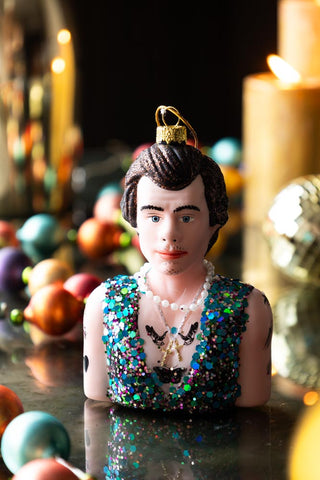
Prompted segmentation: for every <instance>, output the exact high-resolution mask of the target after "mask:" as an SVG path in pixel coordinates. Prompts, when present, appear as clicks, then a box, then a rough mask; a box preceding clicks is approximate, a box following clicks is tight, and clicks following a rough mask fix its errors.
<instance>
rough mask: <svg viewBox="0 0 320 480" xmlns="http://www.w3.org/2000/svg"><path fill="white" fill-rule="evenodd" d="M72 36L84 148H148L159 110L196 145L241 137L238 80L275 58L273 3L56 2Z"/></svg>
mask: <svg viewBox="0 0 320 480" xmlns="http://www.w3.org/2000/svg"><path fill="white" fill-rule="evenodd" d="M63 6H64V8H65V9H66V15H67V18H68V21H69V22H70V27H71V29H72V30H73V32H74V45H75V51H76V65H77V86H78V94H77V111H76V116H77V119H78V120H79V122H80V124H81V126H82V130H83V136H84V146H85V148H87V149H95V148H103V147H104V145H105V144H106V143H107V142H108V141H110V140H112V139H118V140H121V141H123V142H125V143H127V144H128V145H130V146H132V147H134V146H137V145H139V144H141V143H144V142H148V141H153V140H154V138H155V137H154V135H155V123H154V112H155V109H156V107H157V106H158V105H160V104H165V105H174V106H175V107H177V108H178V109H179V110H180V111H181V113H182V114H183V115H184V116H185V117H186V118H187V119H188V120H189V121H190V123H191V124H192V126H193V127H194V128H195V130H196V131H197V133H198V136H199V140H200V141H201V142H203V143H205V144H208V145H212V144H213V143H214V142H215V141H217V140H218V139H220V138H222V137H225V136H234V137H237V138H240V137H241V127H242V126H241V110H242V105H241V96H242V80H243V78H244V77H245V76H246V75H248V74H251V73H256V72H259V71H266V70H267V65H266V56H267V55H268V54H269V53H275V52H276V50H277V25H276V21H277V11H276V10H277V1H276V0H260V1H259V2H257V1H253V0H242V1H237V0H224V1H222V2H210V1H209V2H208V1H206V2H204V1H202V0H199V1H194V2H181V1H180V2H174V1H172V0H171V1H169V0H163V1H162V2H157V1H150V0H140V1H136V2H129V1H121V0H120V1H107V0H106V1H104V2H95V1H92V2H84V1H81V2H79V1H77V0H66V1H64V2H63Z"/></svg>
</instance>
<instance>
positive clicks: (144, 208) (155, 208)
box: [140, 205, 164, 212]
mask: <svg viewBox="0 0 320 480" xmlns="http://www.w3.org/2000/svg"><path fill="white" fill-rule="evenodd" d="M142 210H157V211H158V212H163V211H164V210H163V208H162V207H157V206H155V205H142V207H141V208H140V211H142Z"/></svg>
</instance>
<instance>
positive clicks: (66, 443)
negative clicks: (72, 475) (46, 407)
mask: <svg viewBox="0 0 320 480" xmlns="http://www.w3.org/2000/svg"><path fill="white" fill-rule="evenodd" d="M1 454H2V459H3V461H4V463H5V464H6V466H7V468H8V469H9V470H10V471H11V472H12V473H16V472H17V471H18V470H19V469H20V468H21V467H22V466H23V465H24V464H26V463H27V462H30V461H31V460H35V459H37V458H52V457H60V458H63V459H65V460H67V459H68V458H69V455H70V438H69V435H68V432H67V431H66V429H65V427H64V426H63V425H62V423H61V422H60V421H59V420H58V419H57V418H55V417H53V416H52V415H50V414H49V413H46V412H41V411H30V412H25V413H22V414H21V415H18V416H17V417H15V418H14V419H13V420H12V421H11V422H10V423H9V425H8V426H7V428H6V429H5V431H4V434H3V436H2V441H1Z"/></svg>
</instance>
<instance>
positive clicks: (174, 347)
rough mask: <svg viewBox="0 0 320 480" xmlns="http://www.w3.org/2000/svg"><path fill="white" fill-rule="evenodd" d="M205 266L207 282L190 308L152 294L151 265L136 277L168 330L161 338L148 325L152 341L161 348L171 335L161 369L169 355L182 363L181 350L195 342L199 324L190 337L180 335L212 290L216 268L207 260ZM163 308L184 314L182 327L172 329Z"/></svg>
mask: <svg viewBox="0 0 320 480" xmlns="http://www.w3.org/2000/svg"><path fill="white" fill-rule="evenodd" d="M204 265H205V267H206V269H207V275H206V277H205V281H204V283H203V285H201V287H200V289H199V290H198V292H197V293H196V295H195V297H194V299H193V301H192V303H191V304H190V305H189V306H187V305H180V306H179V305H177V304H176V303H171V304H170V302H169V301H168V300H161V298H160V297H159V296H158V295H154V294H153V292H152V290H150V288H149V285H148V282H147V272H148V271H149V270H150V268H151V266H150V264H148V263H146V264H145V265H143V266H142V267H141V269H140V272H138V273H137V274H136V275H135V278H136V280H137V283H138V287H139V290H140V292H141V293H142V294H145V295H146V296H147V297H148V298H152V299H153V301H154V302H155V304H156V305H157V307H158V310H159V314H160V318H161V320H162V322H163V324H164V325H165V327H166V328H167V330H166V332H165V333H164V334H163V335H162V336H159V335H158V334H157V333H156V332H155V330H154V328H153V327H150V326H149V325H147V326H146V330H147V333H148V335H150V336H152V339H153V341H154V343H156V345H158V346H159V347H160V346H162V345H164V341H163V340H164V337H165V336H166V333H167V332H168V333H169V342H168V345H167V347H165V348H162V350H161V351H162V353H163V356H162V359H161V363H160V365H161V367H164V365H165V362H166V359H167V357H168V355H171V354H173V353H176V354H177V357H178V360H179V362H181V361H182V356H181V352H180V350H181V348H182V347H183V345H188V344H190V343H192V341H193V338H194V336H193V337H192V335H194V334H195V331H196V329H197V328H198V322H196V324H194V325H192V326H191V328H190V332H189V333H188V335H186V336H183V335H182V334H181V333H180V331H181V329H182V327H183V325H184V324H185V322H186V321H187V319H188V318H189V316H190V315H191V313H192V312H194V311H195V310H196V309H197V308H199V307H200V306H201V305H203V304H204V301H205V299H206V298H207V296H208V289H209V288H210V286H211V283H212V280H213V277H214V266H213V265H212V263H211V262H208V261H207V260H204ZM161 306H162V307H164V308H168V307H170V308H171V310H173V311H176V310H178V309H179V310H181V311H182V312H183V313H184V316H183V318H182V320H181V322H180V325H179V326H178V327H171V328H170V327H169V325H168V324H167V322H166V320H165V316H164V314H163V311H162V309H161ZM178 335H180V336H181V338H182V339H183V340H184V343H182V344H180V343H179V342H178V338H177V337H178ZM191 338H192V340H191V341H190V339H191ZM188 342H189V343H188Z"/></svg>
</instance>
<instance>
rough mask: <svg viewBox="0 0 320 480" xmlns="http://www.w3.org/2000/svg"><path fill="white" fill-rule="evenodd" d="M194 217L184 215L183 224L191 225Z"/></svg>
mask: <svg viewBox="0 0 320 480" xmlns="http://www.w3.org/2000/svg"><path fill="white" fill-rule="evenodd" d="M192 220H193V219H192V217H190V215H183V217H181V222H182V223H190V222H192Z"/></svg>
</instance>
